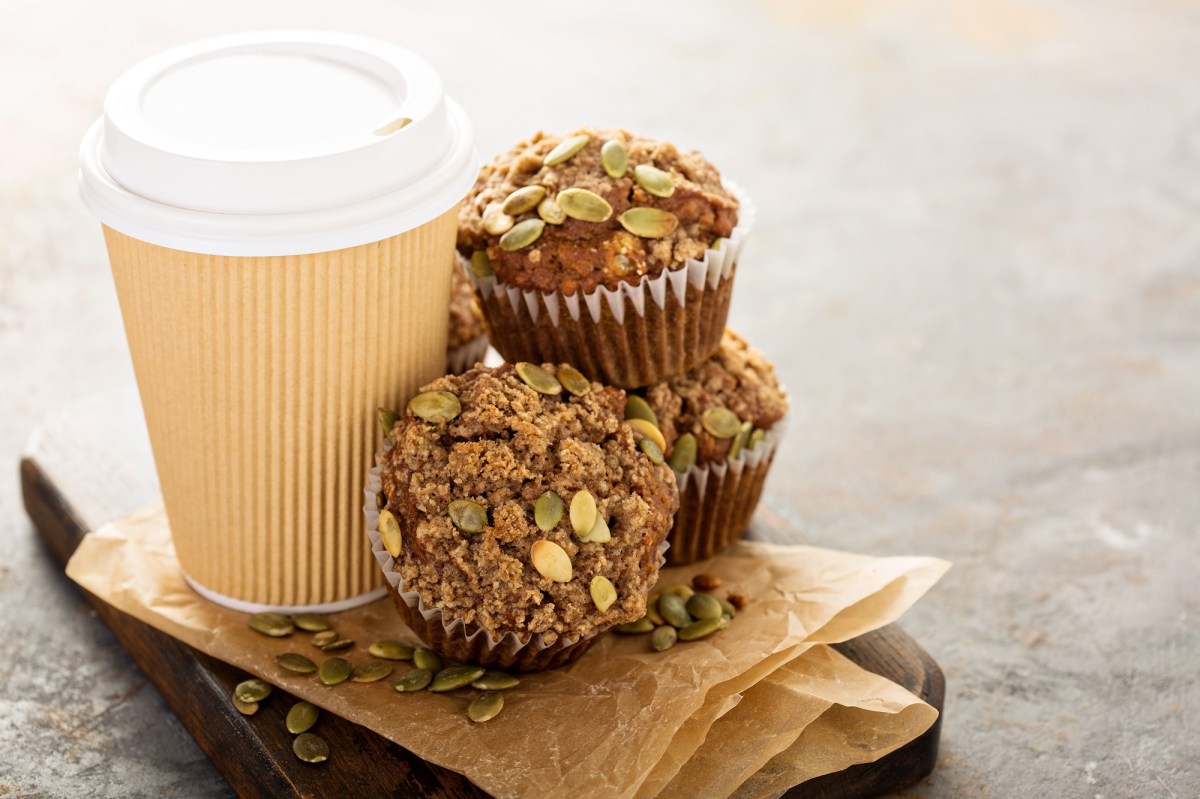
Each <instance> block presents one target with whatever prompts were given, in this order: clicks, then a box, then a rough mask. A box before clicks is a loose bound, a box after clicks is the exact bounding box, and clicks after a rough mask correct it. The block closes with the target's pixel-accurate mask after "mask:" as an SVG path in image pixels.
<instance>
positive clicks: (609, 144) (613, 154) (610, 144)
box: [600, 141, 629, 178]
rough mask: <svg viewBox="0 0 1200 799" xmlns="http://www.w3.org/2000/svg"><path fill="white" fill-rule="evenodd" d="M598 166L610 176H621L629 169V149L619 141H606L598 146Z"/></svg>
mask: <svg viewBox="0 0 1200 799" xmlns="http://www.w3.org/2000/svg"><path fill="white" fill-rule="evenodd" d="M600 166H602V167H604V172H605V174H606V175H608V176H609V177H610V178H623V177H625V171H626V170H627V169H629V150H627V149H625V145H624V144H622V143H621V142H619V141H606V142H604V146H603V147H601V148H600Z"/></svg>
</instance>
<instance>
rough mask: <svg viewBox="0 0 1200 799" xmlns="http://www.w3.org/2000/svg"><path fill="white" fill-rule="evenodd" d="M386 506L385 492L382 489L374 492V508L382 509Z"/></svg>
mask: <svg viewBox="0 0 1200 799" xmlns="http://www.w3.org/2000/svg"><path fill="white" fill-rule="evenodd" d="M386 507H387V494H385V493H383V492H382V491H376V492H375V510H383V509H384V508H386Z"/></svg>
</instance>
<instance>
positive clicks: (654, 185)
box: [633, 164, 675, 197]
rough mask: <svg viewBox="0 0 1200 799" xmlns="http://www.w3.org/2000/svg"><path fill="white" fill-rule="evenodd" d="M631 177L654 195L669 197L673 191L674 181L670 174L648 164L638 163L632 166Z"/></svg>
mask: <svg viewBox="0 0 1200 799" xmlns="http://www.w3.org/2000/svg"><path fill="white" fill-rule="evenodd" d="M633 179H634V180H636V181H637V184H638V185H639V186H641V187H642V188H643V189H645V190H646V191H647V192H648V193H650V194H653V195H654V196H655V197H670V196H671V195H672V194H674V193H675V181H674V180H672V179H671V175H670V174H669V173H667V172H664V171H662V170H661V169H659V168H658V167H656V166H651V165H650V164H638V165H637V166H635V167H634V168H633Z"/></svg>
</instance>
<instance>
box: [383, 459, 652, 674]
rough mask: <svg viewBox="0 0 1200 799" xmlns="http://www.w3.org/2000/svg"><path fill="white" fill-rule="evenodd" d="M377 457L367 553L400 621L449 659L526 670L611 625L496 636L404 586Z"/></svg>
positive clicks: (576, 652) (566, 656) (568, 653)
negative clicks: (584, 632) (386, 542)
mask: <svg viewBox="0 0 1200 799" xmlns="http://www.w3.org/2000/svg"><path fill="white" fill-rule="evenodd" d="M390 449H391V443H390V442H388V441H384V444H383V452H387V451H388V450H390ZM380 462H381V457H379V456H377V457H376V465H375V466H374V467H373V468H371V469H370V470H369V471H368V472H367V485H366V488H365V489H363V495H364V497H365V498H366V502H365V503H364V504H363V515H364V516H365V517H366V520H367V538H368V539H369V541H370V542H371V554H372V555H374V556H375V560H376V562H378V563H379V567H380V568H381V569H383V576H384V579H385V580H386V581H387V585H388V588H389V590H390V593H391V596H392V602H393V604H395V606H396V610H397V611H398V612H399V613H400V616H401V618H403V619H404V623H405V624H407V625H408V626H409V628H410V629H411V630H412V631H413V632H414V633H416V634H417V636H418V637H419V638H420V639H421V640H422V641H424V642H425V643H426V644H427V645H428V646H429V648H430V649H432V650H434V651H435V652H437V653H438V654H440V655H442V656H443V657H447V658H450V659H451V660H456V661H460V662H464V663H476V664H478V665H480V666H485V667H489V668H492V667H495V668H499V669H507V670H511V671H517V672H526V673H527V672H534V671H544V670H545V669H549V668H553V667H555V666H562V665H565V664H567V663H570V662H571V661H573V660H575V659H577V658H579V657H580V656H582V655H583V654H584V653H585V652H587V651H588V650H589V649H590V648H591V647H592V645H593V644H595V643H596V642H597V641H599V640H600V639H601V638H603V637H604V636H605V635H606V634H608V631H609V629H611V628H610V627H606V628H603V629H598V630H595V631H594V632H593V633H592V634H591V635H588V636H583V637H577V638H570V637H567V636H561V635H560V636H559V637H558V638H556V639H555V640H554V641H553V642H552V643H547V642H546V640H545V638H544V637H543V636H542V635H541V634H540V633H531V634H527V635H523V636H522V635H517V634H516V633H505V634H504V635H503V636H501V637H499V638H497V637H495V636H493V635H492V634H491V633H490V632H488V631H487V630H486V629H484V628H483V627H481V626H480V625H478V624H476V623H474V622H465V621H463V620H462V619H460V618H456V617H452V616H450V615H449V614H447V613H443V611H442V610H441V608H437V607H430V606H428V605H426V604H425V601H424V600H423V599H422V598H421V594H420V592H418V591H410V590H407V589H406V588H405V586H404V580H403V578H401V576H400V574H399V573H398V572H396V570H395V569H394V568H393V566H394V563H395V561H394V560H393V558H392V556H391V553H389V552H388V551H387V549H386V548H385V547H384V546H383V540H382V539H381V538H380V536H379V510H378V509H377V508H376V507H375V498H376V496H377V495H378V494H379V492H380V491H382V490H383V478H382V472H383V469H382V467H381V466H380V465H379V463H380ZM669 546H670V544H669V542H668V541H667V540H664V541H663V542H662V543H661V544H659V547H658V565H659V568H662V566H663V564H664V563H666V552H667V549H668V547H669Z"/></svg>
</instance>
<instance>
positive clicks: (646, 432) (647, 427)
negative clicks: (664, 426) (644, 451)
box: [625, 419, 667, 452]
mask: <svg viewBox="0 0 1200 799" xmlns="http://www.w3.org/2000/svg"><path fill="white" fill-rule="evenodd" d="M625 424H627V425H629V426H630V427H632V428H633V432H634V433H636V434H637V435H638V436H640V437H641V438H648V439H650V440H651V441H653V442H654V443H655V444H657V445H658V451H659V452H662V451H663V450H665V449H666V448H667V440H666V439H665V438H663V434H662V431H661V430H659V429H658V426H657V425H653V424H651V423H650V422H647V421H646V420H645V419H626V420H625Z"/></svg>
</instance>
